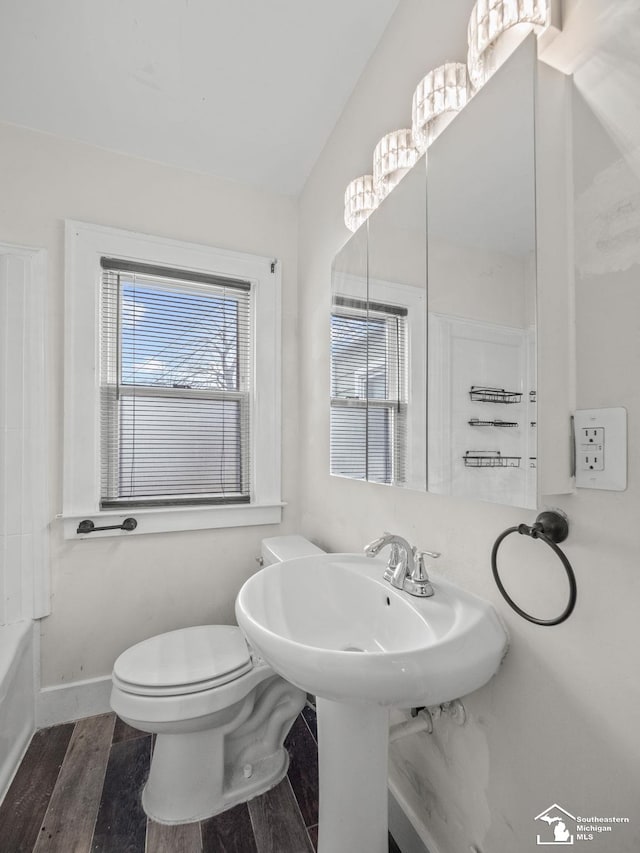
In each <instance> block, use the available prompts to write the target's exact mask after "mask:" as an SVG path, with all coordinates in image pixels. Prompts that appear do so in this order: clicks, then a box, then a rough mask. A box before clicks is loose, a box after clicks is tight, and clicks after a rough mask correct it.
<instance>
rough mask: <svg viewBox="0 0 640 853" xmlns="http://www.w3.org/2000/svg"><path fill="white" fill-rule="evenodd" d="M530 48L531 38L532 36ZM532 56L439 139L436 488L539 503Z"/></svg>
mask: <svg viewBox="0 0 640 853" xmlns="http://www.w3.org/2000/svg"><path fill="white" fill-rule="evenodd" d="M525 48H526V46H525ZM533 60H534V57H533V55H532V52H531V51H530V50H527V49H525V50H524V51H522V52H517V53H516V54H514V55H513V56H512V57H511V58H510V60H509V61H508V67H503V68H502V69H501V72H502V73H499V74H496V76H495V78H493V79H491V80H489V82H488V84H487V85H486V86H485V87H484V88H483V89H482V90H481V91H480V92H479V93H478V95H477V96H476V97H475V98H473V99H472V100H471V101H470V102H469V103H468V104H467V106H466V107H465V109H464V110H462V112H461V113H460V114H459V115H458V116H457V117H456V119H455V121H453V122H452V123H451V124H450V125H449V127H448V128H447V129H446V130H445V132H444V133H443V134H442V135H441V136H440V137H438V138H437V139H436V140H435V141H434V142H433V143H432V145H431V146H430V148H429V152H428V156H429V169H428V178H427V211H428V214H427V218H428V246H429V264H428V275H427V280H428V283H429V354H428V355H429V360H428V365H429V383H428V388H429V422H428V436H429V482H428V488H429V490H430V491H433V492H437V493H440V494H451V495H459V496H461V497H470V498H478V499H480V500H486V501H495V502H497V503H501V504H513V505H515V506H523V507H532V508H534V507H535V506H536V492H537V490H536V464H537V414H536V400H537V388H536V198H535V191H536V182H535V151H534V79H535V75H534V66H533Z"/></svg>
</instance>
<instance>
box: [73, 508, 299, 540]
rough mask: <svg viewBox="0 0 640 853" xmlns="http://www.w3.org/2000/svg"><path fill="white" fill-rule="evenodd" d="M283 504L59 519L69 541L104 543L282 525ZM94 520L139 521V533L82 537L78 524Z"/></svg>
mask: <svg viewBox="0 0 640 853" xmlns="http://www.w3.org/2000/svg"><path fill="white" fill-rule="evenodd" d="M283 506H284V504H282V503H273V504H236V505H233V506H215V507H210V506H207V507H193V506H190V507H171V508H170V509H168V508H164V507H163V508H162V509H138V508H136V509H131V510H129V511H128V512H127V511H126V510H125V511H124V512H122V511H115V510H108V511H104V512H97V513H91V512H88V513H85V514H83V515H65V516H58V518H61V519H62V525H63V531H64V538H65V539H100V538H102V537H106V536H111V537H113V536H117V537H120V538H123V537H128V536H140V535H144V534H145V533H170V532H173V531H179V530H212V529H217V528H223V527H249V526H253V525H261V524H279V523H280V522H281V520H282V507H283ZM85 518H88V519H91V521H93V523H94V524H95V525H96V527H102V526H104V525H109V524H120V523H121V522H123V521H124V519H125V518H135V519H136V521H137V522H138V526H137V527H136V529H135V530H131V531H126V530H95V531H93V532H92V533H85V534H82V533H78V532H77V530H78V524H79V523H80V522H81V521H83V520H84V519H85Z"/></svg>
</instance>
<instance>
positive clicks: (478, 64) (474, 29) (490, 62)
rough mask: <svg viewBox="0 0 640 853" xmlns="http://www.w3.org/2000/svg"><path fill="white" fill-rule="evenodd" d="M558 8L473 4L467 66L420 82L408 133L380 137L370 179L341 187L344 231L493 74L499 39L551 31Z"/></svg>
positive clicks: (528, 1) (544, 1) (550, 4)
mask: <svg viewBox="0 0 640 853" xmlns="http://www.w3.org/2000/svg"><path fill="white" fill-rule="evenodd" d="M559 9H560V7H559V0H476V4H475V5H474V7H473V9H472V11H471V18H470V19H469V25H468V27H467V40H468V45H469V50H468V53H467V65H466V66H465V65H464V64H462V63H459V62H447V63H445V64H444V65H440V66H439V67H438V68H434V69H433V71H430V72H429V73H428V74H427V75H426V76H425V77H424V78H423V79H422V80H421V81H420V83H419V84H418V87H417V88H416V90H415V92H414V95H413V103H412V110H411V116H412V122H413V127H412V129H411V130H407V129H406V128H404V129H402V130H394V131H392V132H391V133H387V134H386V136H383V137H382V139H381V140H380V142H378V144H377V145H376V147H375V150H374V152H373V176H372V175H362V176H361V177H360V178H356V179H355V180H353V181H351V183H350V184H349V186H348V187H347V190H346V192H345V197H344V221H345V224H346V226H347V228H349V230H350V231H356V230H357V229H358V228H359V227H360V225H362V223H363V222H364V221H365V220H366V218H367V217H368V216H369V215H370V214H371V213H372V212H373V211H374V210H375V209H376V207H377V206H378V204H379V203H380V202H381V201H382V199H383V198H385V196H387V195H388V194H389V193H390V192H391V190H392V189H393V188H394V187H395V186H397V184H398V183H399V182H400V181H401V179H402V178H403V177H404V175H405V174H406V173H407V172H408V171H409V169H410V168H411V167H412V166H413V165H414V164H415V163H416V161H417V159H418V157H419V156H420V155H421V154H423V153H424V152H425V151H426V149H427V147H428V146H429V145H430V144H431V142H432V141H433V140H434V139H435V138H436V136H437V135H438V134H439V133H440V132H441V131H442V130H443V128H444V127H445V126H446V124H448V121H449V120H450V118H451V117H452V116H451V114H452V113H456V112H458V111H459V110H461V109H462V108H463V107H464V106H465V104H466V103H467V101H468V100H469V98H470V97H471V94H472V91H476V90H477V89H479V88H480V87H481V86H482V85H483V84H484V83H486V81H487V80H488V79H489V77H490V76H491V75H492V74H493V72H494V71H495V69H496V66H497V65H498V61H497V59H498V58H497V57H496V51H495V48H496V45H497V43H498V41H499V40H500V37H501V36H502V35H503V34H504V33H505V32H506V31H507V30H509V29H511V28H513V27H516V26H518V27H521V25H526V26H527V27H528V28H529V29H531V28H533V30H534V32H535V33H536V34H537V35H538V36H540V34H541V33H546V34H547V35H548V34H549V33H550V32H557V31H558V30H559V28H560V11H559ZM447 114H449V115H447Z"/></svg>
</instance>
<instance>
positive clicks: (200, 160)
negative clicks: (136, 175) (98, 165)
mask: <svg viewBox="0 0 640 853" xmlns="http://www.w3.org/2000/svg"><path fill="white" fill-rule="evenodd" d="M397 3H398V0H373V2H372V0H320V1H319V2H311V0H55V2H52V0H17V2H16V0H0V81H2V82H1V84H0V121H4V122H9V123H12V124H18V125H22V126H25V127H30V128H34V129H36V130H41V131H45V132H48V133H53V134H56V135H58V136H64V137H69V138H73V139H77V140H81V141H83V142H88V143H91V144H94V145H100V146H102V147H104V148H109V149H113V150H116V151H121V152H124V153H127V154H132V155H135V156H139V157H144V158H146V159H150V160H156V161H159V162H162V163H167V164H171V165H174V166H178V167H181V168H185V169H191V170H196V171H200V172H206V173H211V174H214V175H219V176H222V177H225V178H230V179H232V180H236V181H241V182H244V183H249V184H253V185H256V186H260V187H264V188H266V189H270V190H275V191H276V192H280V193H285V194H293V195H295V194H297V193H298V192H299V191H300V190H301V188H302V186H303V184H304V181H305V179H306V178H307V176H308V174H309V172H310V170H311V168H312V167H313V164H314V162H315V160H316V159H317V157H318V155H319V154H320V151H321V150H322V148H323V146H324V144H325V142H326V139H327V137H328V135H329V133H330V132H331V129H332V128H333V126H334V124H335V122H336V120H337V118H338V116H339V115H340V112H341V110H342V109H343V107H344V105H345V103H346V101H347V98H348V97H349V95H350V93H351V91H352V89H353V87H354V85H355V83H356V81H357V79H358V77H359V75H360V73H361V72H362V70H363V68H364V66H365V64H366V61H367V59H368V58H369V56H370V55H371V53H372V51H373V49H374V48H375V46H376V44H377V43H378V40H379V39H380V37H381V35H382V32H383V31H384V28H385V26H386V24H387V22H388V20H389V18H390V17H391V15H392V13H393V11H394V9H395V7H396V5H397Z"/></svg>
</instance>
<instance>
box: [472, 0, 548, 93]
mask: <svg viewBox="0 0 640 853" xmlns="http://www.w3.org/2000/svg"><path fill="white" fill-rule="evenodd" d="M549 22H550V9H549V0H477V2H476V4H475V6H474V7H473V9H472V10H471V17H470V19H469V26H468V28H467V42H468V45H469V52H468V54H467V65H468V67H469V77H470V79H471V83H472V84H473V87H474V89H478V88H480V86H482V85H483V84H484V83H486V81H487V80H488V78H489V77H490V76H491V75H492V74H493V72H494V71H495V65H494V53H493V50H494V47H495V44H496V42H497V41H498V39H499V38H500V36H501V35H502V34H503V33H504V32H506V31H507V30H508V29H510V28H511V27H514V26H517V25H519V24H529V25H533V27H534V29H536V30H537V31H538V32H539V31H540V30H541V29H543V28H545V27H546V26H547V25H548V24H549Z"/></svg>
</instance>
